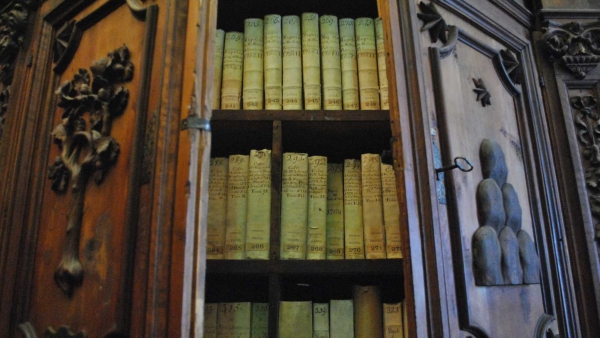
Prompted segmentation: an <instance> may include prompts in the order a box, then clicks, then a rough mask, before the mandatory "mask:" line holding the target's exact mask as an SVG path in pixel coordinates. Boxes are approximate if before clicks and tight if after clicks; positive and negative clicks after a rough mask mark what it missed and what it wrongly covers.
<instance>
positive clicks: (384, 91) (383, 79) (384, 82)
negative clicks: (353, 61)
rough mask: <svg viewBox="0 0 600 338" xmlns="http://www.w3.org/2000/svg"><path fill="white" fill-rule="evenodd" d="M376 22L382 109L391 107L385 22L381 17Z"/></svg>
mask: <svg viewBox="0 0 600 338" xmlns="http://www.w3.org/2000/svg"><path fill="white" fill-rule="evenodd" d="M374 22H375V45H376V47H377V69H378V71H379V97H380V103H381V109H390V102H389V89H388V79H387V71H386V68H387V67H386V63H385V42H384V41H383V23H382V21H381V18H376V19H375V20H374Z"/></svg>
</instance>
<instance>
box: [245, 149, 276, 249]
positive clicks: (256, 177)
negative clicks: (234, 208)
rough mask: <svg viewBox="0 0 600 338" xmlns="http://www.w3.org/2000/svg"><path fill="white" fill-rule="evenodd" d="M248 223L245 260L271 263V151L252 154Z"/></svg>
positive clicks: (249, 176) (254, 151) (258, 151)
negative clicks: (268, 260) (264, 260)
mask: <svg viewBox="0 0 600 338" xmlns="http://www.w3.org/2000/svg"><path fill="white" fill-rule="evenodd" d="M246 220H247V222H246V258H249V259H269V244H270V242H269V240H270V238H271V236H270V234H271V233H270V229H271V150H268V149H263V150H251V151H250V163H249V168H248V211H247V214H246Z"/></svg>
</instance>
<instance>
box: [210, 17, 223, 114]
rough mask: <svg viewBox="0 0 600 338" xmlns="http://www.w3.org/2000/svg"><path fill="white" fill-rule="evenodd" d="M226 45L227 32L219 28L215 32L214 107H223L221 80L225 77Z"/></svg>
mask: <svg viewBox="0 0 600 338" xmlns="http://www.w3.org/2000/svg"><path fill="white" fill-rule="evenodd" d="M224 47H225V32H224V31H223V30H222V29H217V33H216V34H215V59H214V68H215V73H214V75H213V88H212V90H213V96H212V109H220V108H221V80H222V79H223V48H224Z"/></svg>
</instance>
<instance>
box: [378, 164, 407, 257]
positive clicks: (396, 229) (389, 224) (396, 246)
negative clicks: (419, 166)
mask: <svg viewBox="0 0 600 338" xmlns="http://www.w3.org/2000/svg"><path fill="white" fill-rule="evenodd" d="M381 185H382V189H383V223H384V224H385V244H386V250H387V258H402V241H401V237H400V205H399V204H398V195H397V194H396V174H395V173H394V168H393V167H392V166H391V165H389V164H384V163H382V164H381Z"/></svg>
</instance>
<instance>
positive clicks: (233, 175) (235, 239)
mask: <svg viewBox="0 0 600 338" xmlns="http://www.w3.org/2000/svg"><path fill="white" fill-rule="evenodd" d="M249 163H250V157H249V156H248V155H231V156H229V176H228V179H227V218H226V222H225V224H226V229H225V259H245V258H246V211H247V209H248V165H249Z"/></svg>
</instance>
